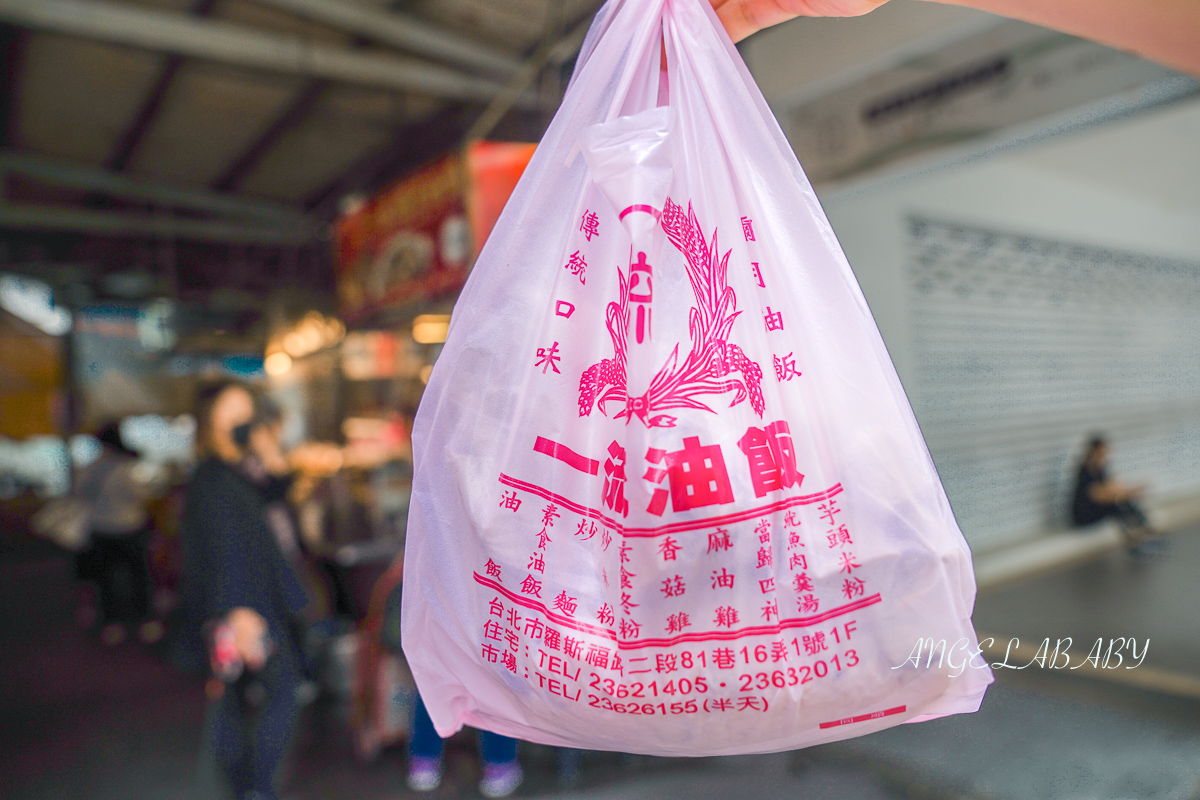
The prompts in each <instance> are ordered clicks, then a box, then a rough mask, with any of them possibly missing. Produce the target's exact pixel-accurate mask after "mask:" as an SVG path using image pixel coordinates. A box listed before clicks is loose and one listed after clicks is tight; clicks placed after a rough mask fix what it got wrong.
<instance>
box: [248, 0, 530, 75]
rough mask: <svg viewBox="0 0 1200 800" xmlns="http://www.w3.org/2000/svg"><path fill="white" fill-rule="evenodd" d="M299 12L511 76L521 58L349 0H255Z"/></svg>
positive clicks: (341, 27) (403, 47)
mask: <svg viewBox="0 0 1200 800" xmlns="http://www.w3.org/2000/svg"><path fill="white" fill-rule="evenodd" d="M254 1H255V2H257V3H260V4H262V5H266V6H271V7H272V8H278V9H280V10H282V11H289V12H291V13H293V14H296V15H297V16H301V17H307V18H308V19H311V20H315V21H316V22H320V23H323V24H325V25H329V26H330V27H334V28H338V29H339V30H343V31H346V32H348V33H356V34H358V35H359V36H363V37H365V38H367V39H370V40H371V41H374V42H379V43H381V44H386V45H391V46H393V47H398V48H400V49H401V50H408V51H410V52H413V53H417V54H419V55H423V56H429V57H431V58H436V59H439V60H442V61H447V62H450V63H452V64H458V65H459V66H463V67H471V68H473V69H482V70H486V71H489V72H497V73H500V74H501V75H503V76H505V77H507V76H509V75H512V74H513V73H515V72H516V71H517V70H518V69H520V67H521V60H520V59H519V58H518V57H516V56H513V55H510V54H508V53H505V52H504V51H502V50H499V49H497V48H494V47H491V46H489V45H486V44H482V43H480V42H475V41H472V40H470V39H467V38H466V37H463V36H459V35H456V34H453V33H450V32H449V31H447V30H445V29H443V28H440V27H438V26H436V25H430V24H429V23H427V22H422V21H420V20H418V19H415V18H413V17H409V16H404V15H401V14H396V13H390V12H386V11H377V10H375V9H372V8H369V7H367V6H363V5H358V4H357V3H348V2H345V0H254Z"/></svg>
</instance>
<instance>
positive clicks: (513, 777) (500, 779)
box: [479, 761, 525, 797]
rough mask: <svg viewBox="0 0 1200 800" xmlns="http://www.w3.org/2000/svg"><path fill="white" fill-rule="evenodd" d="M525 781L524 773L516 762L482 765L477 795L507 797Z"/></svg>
mask: <svg viewBox="0 0 1200 800" xmlns="http://www.w3.org/2000/svg"><path fill="white" fill-rule="evenodd" d="M523 780H525V773H524V772H522V771H521V765H520V764H518V763H517V762H516V761H510V762H509V763H507V764H484V765H483V780H481V781H480V782H479V793H480V794H481V795H483V796H484V797H508V796H509V795H510V794H512V793H513V792H515V791H516V790H517V787H518V786H520V785H521V782H522V781H523Z"/></svg>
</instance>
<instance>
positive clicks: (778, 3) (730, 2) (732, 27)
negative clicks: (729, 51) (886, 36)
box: [709, 0, 887, 42]
mask: <svg viewBox="0 0 1200 800" xmlns="http://www.w3.org/2000/svg"><path fill="white" fill-rule="evenodd" d="M709 2H711V3H712V6H713V9H714V10H715V11H716V12H717V17H718V18H719V19H720V20H721V23H722V24H723V25H724V26H725V30H726V31H728V33H729V38H731V39H733V41H735V42H740V41H741V40H742V39H745V38H746V37H747V36H749V35H750V34H752V33H756V32H758V31H760V30H762V29H763V28H769V27H771V26H772V25H778V24H779V23H781V22H786V21H787V20H789V19H794V18H795V17H859V16H862V15H863V14H866V13H867V12H869V11H874V10H875V9H877V8H879V7H880V6H881V5H883V4H884V3H886V2H887V0H709Z"/></svg>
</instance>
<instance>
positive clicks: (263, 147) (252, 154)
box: [212, 80, 329, 192]
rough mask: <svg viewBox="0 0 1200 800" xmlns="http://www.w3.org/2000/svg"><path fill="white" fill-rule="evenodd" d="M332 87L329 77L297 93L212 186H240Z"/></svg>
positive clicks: (226, 188) (229, 188)
mask: <svg viewBox="0 0 1200 800" xmlns="http://www.w3.org/2000/svg"><path fill="white" fill-rule="evenodd" d="M328 88H329V83H328V82H327V81H321V80H316V81H309V82H308V83H306V84H305V85H304V86H303V87H302V88H301V89H300V91H298V92H297V93H296V94H295V95H294V96H293V97H292V100H291V102H290V103H288V105H287V108H285V109H284V110H283V112H282V113H281V114H279V116H277V117H276V118H275V120H274V121H273V122H272V123H271V124H270V125H268V126H267V129H266V130H264V131H263V132H262V133H261V134H260V135H259V136H258V138H257V139H255V140H254V141H253V142H251V143H250V146H249V147H247V148H246V149H245V150H243V151H242V152H241V154H240V155H238V156H237V157H236V158H235V159H233V161H231V162H229V166H227V167H226V168H225V169H224V170H223V171H222V172H221V175H220V177H218V178H217V179H216V180H215V181H213V183H212V187H213V188H214V189H216V190H217V191H221V192H232V191H234V190H236V189H237V188H238V187H239V186H240V185H241V184H242V182H243V181H245V180H246V178H248V177H250V174H251V173H252V172H254V170H255V168H256V167H257V166H258V165H259V164H260V163H261V162H262V160H263V159H264V158H266V156H267V153H269V152H270V151H271V149H272V148H273V147H274V146H275V145H276V143H278V141H279V140H280V139H282V138H283V136H284V134H286V133H287V132H288V131H290V130H291V129H292V128H295V127H296V126H297V125H299V124H300V123H301V122H303V121H304V119H305V118H306V117H308V116H309V115H310V114H311V113H312V112H313V110H314V109H315V108H316V107H317V103H318V102H319V101H320V99H321V96H322V95H323V94H325V90H326V89H328Z"/></svg>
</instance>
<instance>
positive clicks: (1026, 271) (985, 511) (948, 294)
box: [904, 216, 1200, 549]
mask: <svg viewBox="0 0 1200 800" xmlns="http://www.w3.org/2000/svg"><path fill="white" fill-rule="evenodd" d="M905 232H906V241H905V245H904V252H905V264H906V265H905V273H906V278H907V283H908V287H909V296H908V304H907V305H908V310H909V313H910V319H911V327H910V334H911V339H910V347H911V352H910V365H911V366H910V369H911V372H910V375H909V378H908V380H907V381H906V386H907V388H908V391H909V393H910V400H911V401H912V403H913V407H914V410H915V411H916V414H917V417H918V419H919V420H920V422H921V426H922V430H923V432H924V434H925V437H926V441H927V443H928V445H929V449H930V452H931V454H932V455H933V458H934V461H935V462H936V464H937V466H938V470H939V472H940V474H941V476H942V480H943V482H944V484H945V486H946V491H947V494H948V495H949V497H950V501H951V503H952V505H953V507H954V510H955V513H956V515H957V516H958V520H959V523H960V525H961V526H962V527H963V529H964V531H966V532H967V533H968V537H969V539H970V540H971V542H972V544H973V545H974V546H975V547H977V548H983V549H987V548H988V547H989V546H993V545H996V544H999V543H1002V542H1003V541H1005V540H1008V539H1012V538H1015V537H1018V536H1020V535H1023V534H1026V533H1033V532H1036V531H1038V530H1042V529H1045V528H1047V527H1053V526H1055V525H1059V524H1062V523H1063V522H1064V521H1065V514H1066V510H1067V503H1068V501H1069V493H1070V490H1071V485H1070V484H1071V481H1072V472H1073V468H1074V461H1075V459H1076V458H1077V455H1078V452H1079V449H1080V447H1081V444H1082V442H1083V440H1084V438H1085V437H1086V436H1087V435H1088V434H1089V433H1090V432H1092V431H1104V432H1106V433H1108V434H1109V435H1110V436H1111V438H1112V440H1113V443H1114V450H1115V453H1114V464H1113V466H1114V470H1115V471H1116V472H1117V473H1119V474H1121V475H1122V476H1125V477H1128V478H1131V479H1140V480H1145V481H1148V482H1149V483H1150V484H1151V485H1152V486H1153V488H1154V490H1155V492H1156V493H1158V494H1160V495H1161V494H1172V493H1180V492H1185V491H1189V490H1192V491H1194V490H1196V489H1198V488H1200V262H1193V261H1186V260H1178V259H1170V258H1164V257H1159V256H1154V255H1149V254H1144V253H1137V252H1130V251H1122V250H1116V249H1112V248H1108V247H1099V246H1094V245H1085V244H1077V243H1072V242H1064V241H1056V240H1054V239H1049V238H1043V237H1036V236H1030V235H1024V234H1021V233H1012V232H1006V231H1002V230H992V229H989V228H987V227H983V226H977V225H966V224H959V223H952V222H946V221H938V220H935V219H931V218H928V217H918V216H914V217H909V218H908V220H907V224H906V230H905Z"/></svg>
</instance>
